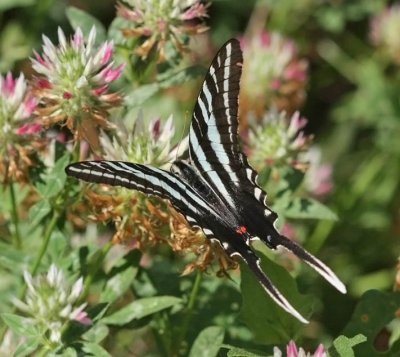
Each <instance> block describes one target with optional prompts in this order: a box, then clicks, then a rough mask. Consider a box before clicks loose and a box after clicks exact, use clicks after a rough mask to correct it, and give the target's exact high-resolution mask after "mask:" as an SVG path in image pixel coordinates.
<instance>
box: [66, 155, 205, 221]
mask: <svg viewBox="0 0 400 357" xmlns="http://www.w3.org/2000/svg"><path fill="white" fill-rule="evenodd" d="M65 171H66V173H67V174H68V175H69V176H73V177H76V178H78V179H81V180H83V181H87V182H93V183H102V184H107V185H111V186H121V187H126V188H129V189H133V190H137V191H140V192H143V193H146V194H152V195H155V196H158V197H161V198H165V199H169V200H170V201H171V203H172V204H173V205H174V207H175V208H176V209H177V210H178V211H179V212H180V213H182V214H183V215H184V216H185V217H186V219H187V220H188V221H189V222H191V223H192V224H196V223H197V217H199V215H201V213H202V212H204V210H206V211H210V210H211V209H212V207H210V206H209V205H207V204H206V203H205V202H204V201H203V200H202V199H201V198H200V197H199V195H198V194H197V193H196V192H195V191H194V190H192V188H191V187H190V186H189V185H188V184H186V183H185V182H183V181H182V180H181V179H180V178H179V177H177V176H176V175H174V174H173V173H171V172H168V171H165V170H162V169H159V168H156V167H152V166H148V165H140V164H134V163H130V162H124V161H82V162H77V163H74V164H71V165H69V166H67V168H66V169H65Z"/></svg>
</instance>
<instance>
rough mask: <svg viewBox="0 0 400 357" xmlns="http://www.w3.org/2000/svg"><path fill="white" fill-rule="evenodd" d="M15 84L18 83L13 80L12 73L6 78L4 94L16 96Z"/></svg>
mask: <svg viewBox="0 0 400 357" xmlns="http://www.w3.org/2000/svg"><path fill="white" fill-rule="evenodd" d="M15 83H16V81H15V80H14V79H13V77H12V74H11V72H8V73H7V76H6V80H5V82H4V84H5V88H4V89H5V91H4V92H5V93H7V94H14V90H15Z"/></svg>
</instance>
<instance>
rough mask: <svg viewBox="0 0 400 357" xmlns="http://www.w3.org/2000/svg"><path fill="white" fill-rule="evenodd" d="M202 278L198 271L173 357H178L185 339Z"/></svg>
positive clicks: (200, 272)
mask: <svg viewBox="0 0 400 357" xmlns="http://www.w3.org/2000/svg"><path fill="white" fill-rule="evenodd" d="M202 278H203V272H202V271H200V270H198V271H197V275H196V280H195V281H194V284H193V287H192V291H191V293H190V297H189V301H188V304H187V306H186V310H185V315H184V316H183V321H182V327H181V329H180V333H179V335H178V338H177V343H176V347H175V348H176V351H175V353H174V354H173V355H174V356H176V355H179V350H180V348H181V345H182V342H183V341H184V340H185V337H186V334H187V331H188V328H189V324H190V320H191V318H192V315H193V310H194V305H195V302H196V299H197V295H198V293H199V290H200V285H201V280H202Z"/></svg>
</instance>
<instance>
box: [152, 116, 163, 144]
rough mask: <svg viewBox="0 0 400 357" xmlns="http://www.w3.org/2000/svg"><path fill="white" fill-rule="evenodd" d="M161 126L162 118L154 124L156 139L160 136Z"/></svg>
mask: <svg viewBox="0 0 400 357" xmlns="http://www.w3.org/2000/svg"><path fill="white" fill-rule="evenodd" d="M160 126H161V120H160V118H158V119H157V120H156V121H155V123H154V125H153V136H154V139H157V138H158V137H159V136H160Z"/></svg>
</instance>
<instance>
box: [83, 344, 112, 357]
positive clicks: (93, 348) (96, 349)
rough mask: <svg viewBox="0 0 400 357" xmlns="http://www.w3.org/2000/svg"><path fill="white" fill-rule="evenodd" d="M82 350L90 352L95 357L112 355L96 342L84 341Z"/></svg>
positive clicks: (109, 356)
mask: <svg viewBox="0 0 400 357" xmlns="http://www.w3.org/2000/svg"><path fill="white" fill-rule="evenodd" d="M83 351H85V352H87V353H91V354H92V355H93V356H96V357H112V356H111V355H110V354H109V353H108V352H107V351H106V350H105V349H104V348H103V347H101V346H99V345H98V344H96V343H91V342H85V343H84V344H83Z"/></svg>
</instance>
